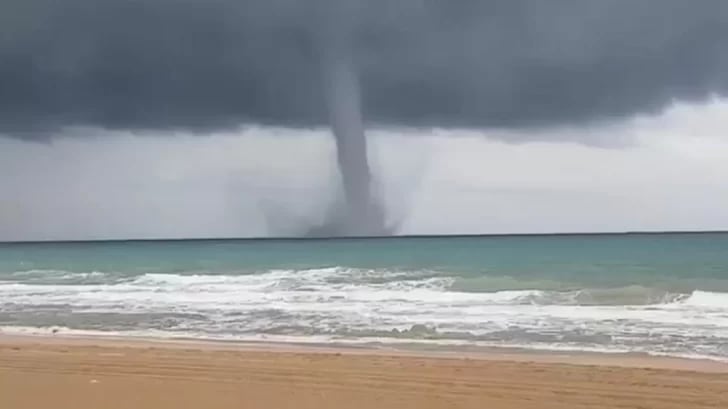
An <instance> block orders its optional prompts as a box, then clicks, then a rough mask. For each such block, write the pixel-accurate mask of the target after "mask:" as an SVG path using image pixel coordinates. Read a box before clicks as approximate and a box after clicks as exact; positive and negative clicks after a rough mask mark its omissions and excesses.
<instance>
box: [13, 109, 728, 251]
mask: <svg viewBox="0 0 728 409" xmlns="http://www.w3.org/2000/svg"><path fill="white" fill-rule="evenodd" d="M509 132H515V131H508V130H505V131H504V130H501V131H497V130H484V131H458V130H439V131H438V130H396V131H395V130H378V131H375V132H372V135H371V137H372V145H371V146H370V149H371V153H372V162H373V170H374V172H375V177H376V179H377V181H378V183H379V184H380V189H381V195H382V197H383V198H384V200H385V203H386V206H387V210H388V214H389V215H390V217H392V218H395V219H397V220H396V221H398V222H400V223H401V231H400V233H405V234H422V233H443V234H445V233H513V232H565V231H620V230H673V229H690V230H693V229H694V230H700V229H728V205H727V204H728V160H726V157H728V101H726V100H715V101H713V102H710V103H706V104H699V105H686V104H679V105H677V106H674V107H671V108H669V109H667V110H666V111H665V112H664V113H662V114H660V115H656V116H640V117H636V118H630V119H627V120H624V121H621V122H618V123H611V124H608V125H602V126H592V127H572V128H562V129H554V130H548V131H538V132H541V133H547V134H550V133H558V134H559V136H558V137H556V136H549V135H541V134H539V135H518V136H516V137H517V138H523V139H532V140H534V142H528V143H518V144H514V143H506V142H503V141H504V140H509V139H510V138H511V137H510V136H509V135H503V134H504V133H509ZM533 132H537V131H533ZM538 132H537V133H538ZM69 133H71V134H73V135H76V136H74V137H59V138H55V139H53V141H52V143H47V144H42V143H31V142H24V141H19V140H17V139H8V138H5V139H2V138H0V186H2V187H3V188H2V189H1V190H0V240H40V239H43V240H46V239H101V238H158V237H229V236H233V237H237V236H262V235H270V234H276V235H281V234H284V235H288V234H300V230H301V229H303V228H305V227H306V226H308V225H309V224H310V223H311V221H312V220H316V219H317V218H321V217H323V214H324V212H325V208H326V206H328V205H329V204H330V200H331V198H332V197H333V195H334V193H333V192H334V189H335V182H336V177H337V173H336V168H335V160H334V156H333V155H334V150H333V145H332V144H333V142H332V140H331V138H330V137H329V135H328V133H327V131H325V130H292V129H285V128H260V127H252V128H249V129H243V130H239V131H230V132H221V133H213V134H209V135H205V136H200V135H188V134H174V135H172V134H158V133H157V134H141V135H134V134H132V133H129V132H115V133H110V132H108V131H98V130H91V129H87V130H72V131H69ZM88 133H90V134H99V135H102V136H104V137H95V138H94V137H78V134H84V135H86V134H88ZM584 134H588V136H589V138H590V139H593V140H601V139H605V138H606V139H608V140H610V141H611V140H613V138H614V137H618V138H619V139H620V140H621V144H620V145H619V146H606V147H605V146H600V145H585V144H582V143H575V142H570V141H569V139H572V140H573V139H574V138H577V137H578V136H579V135H584ZM551 139H556V140H559V141H551V142H549V141H548V140H551ZM577 139H578V138H577Z"/></svg>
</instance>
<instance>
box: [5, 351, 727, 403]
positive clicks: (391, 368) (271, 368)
mask: <svg viewBox="0 0 728 409" xmlns="http://www.w3.org/2000/svg"><path fill="white" fill-rule="evenodd" d="M558 361H569V362H570V363H566V362H558ZM648 366H649V367H650V368H648ZM725 369H726V366H724V365H720V364H711V363H707V362H704V363H703V362H700V361H682V360H662V359H659V358H631V359H630V358H624V357H622V358H619V357H608V356H604V357H600V356H585V357H579V356H576V357H573V359H572V358H568V357H566V358H564V357H563V356H561V357H558V356H554V355H544V354H542V355H539V354H533V355H529V354H525V355H496V354H492V355H490V356H487V355H486V356H482V357H472V356H471V357H457V356H453V357H443V356H423V355H420V356H417V355H415V354H407V353H400V354H397V353H388V352H374V351H366V350H363V351H351V350H341V351H336V350H332V349H325V350H324V349H322V350H319V351H316V350H312V349H305V348H303V349H295V348H281V347H262V346H258V347H251V348H245V347H240V346H234V345H225V344H220V345H215V344H199V343H160V342H125V341H99V340H86V341H83V340H81V341H79V340H73V339H62V338H56V339H53V338H44V339H40V338H37V339H34V338H29V339H24V338H0V408H2V409H122V408H123V409H127V408H128V409H131V408H134V409H173V408H174V409H184V408H204V409H217V408H220V409H228V408H230V409H233V408H235V409H241V408H261V409H262V408H266V409H268V408H271V409H282V408H296V409H308V408H310V409H314V408H316V409H322V408H323V409H326V408H337V409H338V408H349V409H358V408H367V409H370V408H377V409H380V408H397V409H404V408H418V409H419V408H425V409H427V408H433V409H434V408H478V409H483V408H496V409H509V408H513V409H528V408H534V409H536V408H538V409H548V408H554V409H556V408H558V409H569V408H593V409H597V408H605V409H606V408H610V409H613V408H635V409H637V408H641V409H651V408H655V409H671V408H674V409H692V408H716V409H726V408H728V373H726V371H725Z"/></svg>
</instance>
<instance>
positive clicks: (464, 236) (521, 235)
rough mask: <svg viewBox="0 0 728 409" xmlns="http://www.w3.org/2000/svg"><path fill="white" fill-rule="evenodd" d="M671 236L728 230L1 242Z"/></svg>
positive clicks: (23, 241) (27, 241) (26, 241)
mask: <svg viewBox="0 0 728 409" xmlns="http://www.w3.org/2000/svg"><path fill="white" fill-rule="evenodd" d="M671 234H728V230H635V231H612V232H551V233H465V234H402V235H388V236H321V237H301V236H259V237H256V236H251V237H196V238H127V239H80V240H8V241H5V240H0V244H74V243H79V244H80V243H135V242H163V241H166V242H185V241H331V240H387V239H394V240H396V239H441V238H453V239H457V238H478V237H482V238H489V237H491V238H498V237H559V236H562V237H563V236H632V235H655V236H656V235H671Z"/></svg>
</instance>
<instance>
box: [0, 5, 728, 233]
mask: <svg viewBox="0 0 728 409" xmlns="http://www.w3.org/2000/svg"><path fill="white" fill-rule="evenodd" d="M726 43H728V2H726V1H724V0H696V1H692V2H687V1H684V0H661V1H655V0H582V1H572V0H554V1H548V2H546V1H542V0H492V1H483V0H460V1H433V0H339V1H335V0H311V1H300V0H207V1H200V0H144V1H142V0H125V1H119V0H66V1H63V2H58V1H53V0H4V1H3V2H1V3H0V135H5V136H8V137H11V138H20V139H23V140H27V141H38V140H48V139H49V138H53V137H55V135H57V134H60V133H63V131H64V130H67V129H69V128H73V127H99V128H105V129H109V130H130V131H158V130H159V131H176V130H180V131H185V132H192V133H196V134H210V133H213V132H217V131H220V130H227V129H234V128H236V127H239V126H241V125H248V124H255V125H272V126H276V127H288V128H311V127H322V126H326V127H330V128H331V129H332V132H333V135H334V136H335V138H336V141H337V158H338V159H337V160H338V164H339V167H340V173H341V181H342V194H341V199H340V200H339V201H337V202H336V204H335V205H334V206H333V208H332V210H331V212H330V213H331V214H330V217H329V220H328V221H327V222H325V223H324V225H323V226H319V227H316V228H313V229H311V232H310V233H311V234H313V235H321V234H325V235H332V234H333V235H339V234H363V235H372V234H373V235H376V234H386V233H388V232H389V230H390V229H389V228H388V227H387V224H386V217H385V215H384V213H383V211H382V206H381V204H380V203H379V200H378V198H377V194H376V191H377V187H376V183H375V182H376V181H373V180H372V177H371V173H372V172H371V170H370V164H369V163H368V159H367V140H366V137H365V130H366V129H371V128H372V127H394V128H397V127H404V128H477V129H493V128H498V129H506V130H514V129H516V130H524V129H547V128H548V129H550V128H553V127H559V126H563V125H578V124H587V123H591V122H595V121H612V120H616V119H622V118H630V117H635V116H638V115H642V114H654V113H658V112H660V111H662V110H663V109H664V108H665V107H667V106H669V105H670V104H673V103H674V102H675V101H679V102H700V101H705V100H708V99H710V98H712V97H714V96H716V95H717V96H721V95H726V94H727V93H728V74H726V73H728V47H725V44H726ZM526 134H528V135H534V133H532V132H502V133H501V135H504V138H506V139H509V141H514V142H518V141H519V139H518V138H519V137H518V136H514V135H526ZM538 135H543V137H544V138H549V139H550V140H559V139H560V138H567V136H564V135H560V134H559V133H558V132H543V133H538ZM573 137H574V135H573V134H570V135H568V138H571V139H573ZM590 138H591V136H590V135H588V134H586V133H585V134H584V135H583V136H578V137H577V139H578V141H577V142H583V143H585V144H590V143H593V142H594V141H592V140H590ZM599 142H600V143H601V142H603V141H599Z"/></svg>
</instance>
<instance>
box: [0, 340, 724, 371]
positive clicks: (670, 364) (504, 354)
mask: <svg viewBox="0 0 728 409" xmlns="http://www.w3.org/2000/svg"><path fill="white" fill-rule="evenodd" d="M17 344H25V345H33V344H35V345H47V346H78V347H122V348H142V349H143V348H168V349H190V348H197V349H199V350H203V351H233V352H243V353H244V352H280V353H294V354H295V353H303V354H323V355H353V356H381V357H394V358H396V357H404V358H428V359H467V360H475V361H505V362H519V363H543V364H565V365H579V366H605V367H618V368H648V369H666V370H682V371H695V372H705V373H728V362H726V361H720V360H713V359H707V358H686V357H675V356H657V355H650V354H647V353H639V352H609V353H608V352H592V351H572V350H547V349H529V348H518V347H500V346H492V347H471V348H468V347H453V348H450V347H447V346H437V347H428V346H424V347H416V348H415V347H409V348H408V347H407V346H405V345H397V344H394V345H365V344H345V343H339V344H337V343H316V342H310V343H303V342H301V343H299V342H276V341H237V340H214V339H212V340H208V339H193V338H155V337H141V336H140V337H136V336H123V335H103V334H102V335H88V334H82V335H79V334H63V333H56V334H20V335H19V334H11V333H3V332H2V331H0V346H7V345H17Z"/></svg>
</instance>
